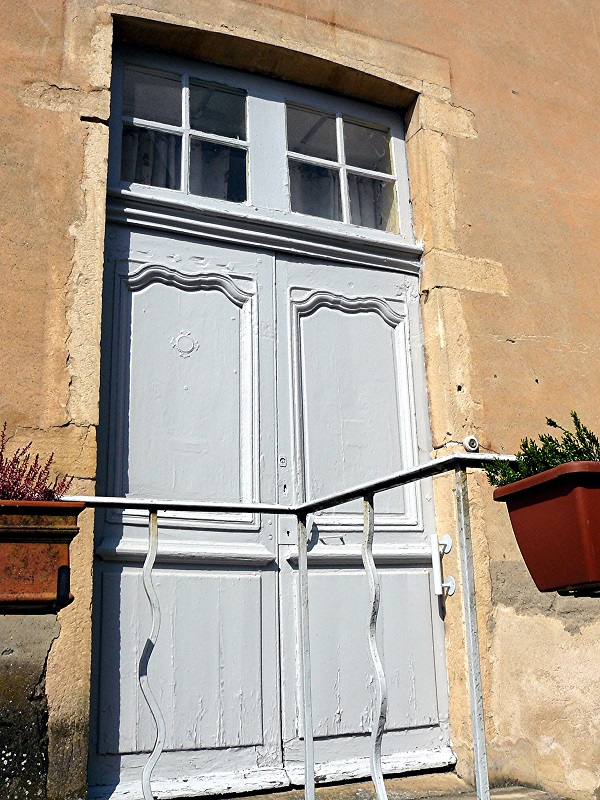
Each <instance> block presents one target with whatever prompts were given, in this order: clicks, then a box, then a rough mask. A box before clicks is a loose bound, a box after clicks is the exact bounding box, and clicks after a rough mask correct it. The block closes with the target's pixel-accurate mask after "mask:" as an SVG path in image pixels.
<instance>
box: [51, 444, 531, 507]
mask: <svg viewBox="0 0 600 800" xmlns="http://www.w3.org/2000/svg"><path fill="white" fill-rule="evenodd" d="M496 459H500V460H502V461H514V459H515V456H513V455H497V454H495V453H451V454H450V455H447V456H442V457H441V458H434V459H432V460H431V461H426V462H425V463H424V464H417V465H416V466H414V467H408V469H403V470H400V471H399V472H393V473H392V474H391V475H387V476H386V477H384V478H378V479H376V480H372V481H367V482H366V483H360V484H358V485H357V486H353V487H351V488H350V489H344V490H343V491H341V492H334V493H333V494H329V495H325V496H324V497H319V498H317V499H316V500H309V501H308V502H305V503H299V504H297V505H281V504H280V503H214V502H198V501H196V500H165V499H161V498H158V497H141V498H140V497H136V498H133V497H102V496H101V495H65V496H64V497H63V500H68V501H69V502H79V503H81V502H83V503H85V504H86V505H87V506H89V507H90V508H132V509H135V508H139V509H142V510H147V509H149V508H156V509H157V510H159V511H196V512H199V511H205V512H215V513H216V512H218V511H222V512H227V513H233V512H239V513H241V514H243V513H250V514H252V513H259V514H260V513H262V514H294V515H297V514H314V513H315V512H317V511H323V510H324V509H326V508H332V507H334V506H339V505H341V504H342V503H347V502H348V501H350V500H357V499H359V498H360V497H364V496H365V495H366V494H378V493H379V492H384V491H386V490H387V489H394V488H396V487H398V486H403V485H405V484H407V483H413V482H414V481H417V480H422V479H424V478H430V477H432V476H434V475H441V474H442V473H444V472H450V471H451V470H453V469H456V468H457V467H463V468H464V469H468V468H469V467H482V466H484V464H488V463H490V462H491V461H494V460H496Z"/></svg>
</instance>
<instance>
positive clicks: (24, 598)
mask: <svg viewBox="0 0 600 800" xmlns="http://www.w3.org/2000/svg"><path fill="white" fill-rule="evenodd" d="M84 508H85V503H66V502H63V501H57V502H40V501H34V500H0V614H4V613H10V612H12V613H14V612H18V613H38V614H44V613H52V612H55V611H58V609H60V608H64V606H66V605H68V604H69V603H71V602H72V600H73V595H72V594H71V593H70V574H69V544H70V543H71V541H72V540H73V538H74V537H75V535H76V534H77V532H78V531H79V528H78V526H77V516H78V514H79V513H80V512H81V511H83V509H84Z"/></svg>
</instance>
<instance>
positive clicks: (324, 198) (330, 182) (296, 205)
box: [290, 160, 342, 219]
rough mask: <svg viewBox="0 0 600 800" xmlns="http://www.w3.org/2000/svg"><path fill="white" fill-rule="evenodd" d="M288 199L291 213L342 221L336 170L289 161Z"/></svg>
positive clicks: (338, 181)
mask: <svg viewBox="0 0 600 800" xmlns="http://www.w3.org/2000/svg"><path fill="white" fill-rule="evenodd" d="M290 199H291V204H292V211H299V212H300V213H301V214H310V215H311V216H313V217H325V218H326V219H342V202H341V197H340V174H339V170H337V169H328V168H327V167H319V166H317V165H316V164H304V163H302V162H301V161H292V160H290Z"/></svg>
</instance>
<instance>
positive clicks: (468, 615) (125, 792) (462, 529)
mask: <svg viewBox="0 0 600 800" xmlns="http://www.w3.org/2000/svg"><path fill="white" fill-rule="evenodd" d="M498 458H501V459H505V460H514V456H505V455H496V454H489V453H453V454H451V455H447V456H443V457H441V458H438V459H433V460H431V461H427V462H425V463H423V464H418V465H416V466H414V467H410V468H408V469H405V470H401V471H399V472H396V473H393V474H391V475H388V476H386V477H384V478H381V479H378V480H373V481H367V482H365V483H362V484H359V485H358V486H354V487H351V488H349V489H346V490H344V491H342V492H338V493H336V494H331V495H327V496H325V497H322V498H319V499H317V500H312V501H309V502H305V503H301V504H298V505H295V506H294V505H287V506H286V505H278V504H267V503H198V502H184V501H178V500H177V501H175V500H158V499H145V498H143V499H139V498H135V499H134V498H124V497H97V496H87V495H86V496H69V497H65V498H64V499H65V500H69V501H78V502H85V503H86V505H87V506H88V507H90V508H116V509H123V510H124V509H136V510H139V511H144V512H147V513H148V519H149V523H148V546H147V550H146V553H145V557H144V566H143V583H144V589H145V592H146V596H147V599H148V603H149V605H150V610H151V629H150V632H149V634H148V637H147V640H146V644H145V646H144V648H143V651H142V655H141V657H140V661H139V665H138V680H139V685H140V689H141V691H142V693H143V696H144V698H145V700H146V703H147V705H148V708H149V709H150V713H151V715H152V718H153V720H154V725H155V729H156V732H155V739H154V746H153V748H152V752H151V753H150V755H149V757H148V759H147V761H146V763H145V765H144V767H143V769H142V774H141V776H140V781H139V782H137V783H135V784H134V783H127V784H120V785H119V786H117V787H112V788H111V789H110V793H109V794H106V793H103V792H106V790H105V789H102V788H101V787H97V788H95V789H91V790H90V795H89V796H90V800H103V799H104V798H108V797H111V798H115V799H116V798H119V800H120V799H121V798H123V800H124V799H125V798H127V799H128V800H138V799H139V800H155V798H169V797H185V796H188V797H198V796H201V795H218V794H227V793H232V792H236V791H237V792H239V791H243V792H251V791H258V790H264V788H265V785H267V786H268V787H269V788H273V789H275V788H281V787H284V786H287V785H290V784H295V785H304V787H305V798H306V800H315V784H316V783H317V782H319V783H321V782H327V781H328V780H336V779H338V780H348V779H352V778H357V777H365V775H366V773H365V762H364V760H363V759H355V761H356V762H357V763H356V764H354V766H351V762H343V763H344V765H345V766H344V767H342V766H340V775H339V776H338V775H337V772H336V769H335V768H334V765H333V764H329V765H327V766H324V765H319V764H315V748H314V726H313V703H312V694H311V685H312V669H311V651H310V630H309V592H308V542H309V532H310V530H311V527H312V526H311V524H310V522H311V519H312V515H314V514H315V513H316V512H318V511H324V510H326V509H331V508H335V507H336V506H339V505H342V504H343V503H346V502H349V501H351V500H357V499H362V501H363V504H364V525H363V540H362V554H361V555H362V564H363V566H364V569H365V574H366V578H367V581H368V587H369V598H370V613H369V618H368V622H367V626H366V630H365V636H366V639H367V642H368V647H369V653H370V657H371V664H372V669H373V679H374V683H375V690H376V691H375V699H374V708H373V713H372V719H373V722H372V729H371V739H370V756H369V774H370V776H371V779H372V780H373V783H374V785H375V789H376V794H377V798H378V800H387V793H386V788H385V783H384V779H383V773H384V771H386V772H390V771H392V772H398V771H408V770H415V769H427V768H434V767H436V766H437V767H439V766H447V765H448V764H451V763H453V759H454V756H453V754H452V751H451V750H450V748H440V752H439V753H437V755H436V753H433V754H429V757H425V758H424V759H421V760H419V758H418V754H414V755H415V758H414V759H413V761H414V762H415V763H414V764H413V763H411V764H408V763H406V764H404V763H403V764H396V763H394V764H392V763H388V762H389V758H387V757H386V756H382V741H383V736H384V729H385V724H386V718H387V704H388V692H387V685H386V678H385V672H384V669H383V663H382V658H381V653H380V652H379V647H378V643H377V621H378V615H379V603H380V592H381V584H380V576H379V573H378V570H377V566H376V560H375V558H374V556H373V541H374V534H375V526H374V519H375V496H376V495H377V494H379V493H380V492H383V491H386V490H388V489H393V488H396V487H399V486H405V485H408V484H411V483H415V482H417V481H421V480H424V479H426V478H431V477H433V476H435V475H441V474H444V473H450V472H454V476H455V487H454V491H455V496H456V512H457V522H458V530H457V538H458V550H459V559H460V568H461V581H460V583H461V598H462V604H463V611H464V615H465V625H466V647H467V659H468V667H469V693H470V712H471V724H472V735H473V755H474V773H475V786H476V792H477V800H489V798H490V789H489V778H488V767H487V754H486V740H485V722H484V711H483V693H482V683H481V665H480V650H479V635H478V629H477V614H476V603H475V579H474V569H473V548H472V541H471V520H470V509H469V493H468V480H467V469H481V468H482V467H484V466H485V464H486V463H489V462H490V461H492V460H494V459H498ZM159 511H191V512H208V513H210V512H214V513H232V512H233V513H235V512H238V513H252V514H259V513H265V514H273V515H283V514H285V515H294V516H295V517H296V520H297V532H296V536H297V560H298V581H297V592H298V597H297V600H298V615H297V637H298V642H299V648H298V660H299V663H298V667H299V674H300V679H301V681H300V682H301V698H302V707H301V728H302V736H303V740H304V764H303V765H302V766H299V767H298V768H297V769H295V768H293V767H292V768H291V769H289V770H287V771H286V770H283V769H274V770H266V771H265V770H257V771H256V774H257V775H258V773H260V785H259V784H258V783H255V781H256V780H257V778H255V776H254V775H252V774H250V773H249V772H247V771H246V772H242V773H240V774H239V775H238V778H237V779H236V780H234V781H233V783H232V773H223V775H220V773H213V774H210V775H206V776H203V777H200V778H197V779H192V780H188V781H183V780H182V781H175V782H173V781H165V780H156V781H152V772H153V770H154V767H155V765H156V763H157V761H158V759H159V758H160V755H161V753H162V751H163V748H164V743H165V722H164V717H163V714H162V711H161V709H160V705H159V703H158V701H157V699H156V696H155V694H154V693H153V691H152V687H151V686H150V683H149V681H148V664H149V662H150V659H151V657H152V653H153V650H154V648H155V645H156V640H157V637H158V633H159V630H160V603H159V599H158V595H157V593H156V590H155V587H154V584H153V568H154V564H155V561H156V556H157V552H158V542H159V524H158V512H159ZM434 539H435V541H434ZM450 546H451V545H450V542H449V541H448V539H447V537H444V538H443V539H442V541H440V542H439V543H438V542H437V537H434V536H432V543H431V551H432V552H431V558H432V568H433V573H434V591H435V593H436V594H437V595H438V596H441V597H445V596H446V595H447V594H451V593H452V592H453V591H454V580H453V579H450V578H447V579H446V581H445V582H444V581H442V574H441V557H442V555H443V552H448V551H449V548H450ZM441 750H444V753H443V754H442V753H441ZM446 750H447V751H448V752H445V751H446ZM421 761H422V762H423V763H421ZM438 761H440V762H443V763H437V762H438ZM359 762H360V763H359ZM430 762H431V763H430ZM434 762H436V763H434ZM251 772H254V771H251ZM266 773H269V774H268V775H267V774H266ZM271 773H273V774H272V775H271ZM226 776H227V777H226ZM265 781H266V783H265ZM280 781H281V782H280ZM175 784H177V786H175ZM180 784H181V785H180ZM233 784H235V787H234V786H233ZM238 784H239V787H238ZM227 787H229V788H227Z"/></svg>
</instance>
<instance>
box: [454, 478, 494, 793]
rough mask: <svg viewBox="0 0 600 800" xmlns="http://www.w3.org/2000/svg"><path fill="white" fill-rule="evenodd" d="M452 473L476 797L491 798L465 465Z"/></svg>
mask: <svg viewBox="0 0 600 800" xmlns="http://www.w3.org/2000/svg"><path fill="white" fill-rule="evenodd" d="M454 474H455V478H456V510H457V517H458V540H459V552H460V566H461V573H462V576H461V577H462V580H461V584H462V598H463V608H464V613H465V628H466V643H467V662H468V666H469V690H470V695H471V725H472V730H473V762H474V764H473V766H474V772H475V789H476V792H477V800H490V782H489V775H488V765H487V752H486V744H485V722H484V713H483V689H482V684H481V660H480V651H479V631H478V627H477V608H476V605H475V572H474V569H473V542H472V538H471V514H470V509H469V487H468V481H467V470H466V468H465V467H464V466H458V467H457V468H456V470H455V473H454Z"/></svg>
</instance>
